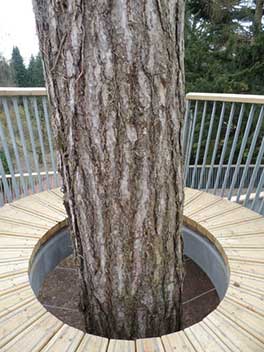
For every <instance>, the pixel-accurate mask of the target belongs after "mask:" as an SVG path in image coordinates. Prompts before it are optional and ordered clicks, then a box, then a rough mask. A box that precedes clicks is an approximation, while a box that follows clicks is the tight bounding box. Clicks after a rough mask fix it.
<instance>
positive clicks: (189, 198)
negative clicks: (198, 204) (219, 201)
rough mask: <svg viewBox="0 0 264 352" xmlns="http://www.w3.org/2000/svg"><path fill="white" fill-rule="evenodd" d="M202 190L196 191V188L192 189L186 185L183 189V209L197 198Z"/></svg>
mask: <svg viewBox="0 0 264 352" xmlns="http://www.w3.org/2000/svg"><path fill="white" fill-rule="evenodd" d="M202 193H203V192H201V191H197V189H192V188H188V187H186V188H185V189H184V209H185V208H187V206H188V205H189V204H190V203H191V202H193V201H194V200H195V199H196V198H199V197H200V196H201V195H202Z"/></svg>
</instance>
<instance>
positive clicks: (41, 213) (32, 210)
mask: <svg viewBox="0 0 264 352" xmlns="http://www.w3.org/2000/svg"><path fill="white" fill-rule="evenodd" d="M10 207H12V208H13V209H19V210H21V211H22V212H23V213H25V214H29V215H32V216H34V217H37V218H40V219H44V220H48V221H53V222H60V221H62V220H64V218H65V214H60V213H58V212H56V211H54V209H51V208H50V207H49V206H47V205H43V204H41V203H40V202H37V201H36V200H35V199H34V198H33V197H30V199H28V198H27V197H25V198H22V199H20V200H19V201H17V202H15V203H10Z"/></svg>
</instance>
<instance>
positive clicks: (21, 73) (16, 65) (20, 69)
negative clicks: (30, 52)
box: [11, 47, 28, 87]
mask: <svg viewBox="0 0 264 352" xmlns="http://www.w3.org/2000/svg"><path fill="white" fill-rule="evenodd" d="M11 67H12V69H13V70H14V77H15V82H16V85H17V86H18V87H28V77H27V70H26V67H25V65H24V61H23V58H22V56H21V54H20V51H19V49H18V47H14V48H13V51H12V58H11Z"/></svg>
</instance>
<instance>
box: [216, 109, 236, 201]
mask: <svg viewBox="0 0 264 352" xmlns="http://www.w3.org/2000/svg"><path fill="white" fill-rule="evenodd" d="M234 113H235V103H232V105H231V110H230V114H229V119H228V124H227V129H226V134H225V140H224V145H223V148H222V152H221V157H220V162H219V165H218V170H217V175H216V180H215V184H214V194H215V193H216V190H217V188H218V184H219V179H220V175H221V172H222V168H223V164H224V160H225V153H226V148H227V144H228V139H229V134H230V130H231V126H232V122H233V117H234Z"/></svg>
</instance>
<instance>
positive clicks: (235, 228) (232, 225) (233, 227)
mask: <svg viewBox="0 0 264 352" xmlns="http://www.w3.org/2000/svg"><path fill="white" fill-rule="evenodd" d="M252 213H253V212H252ZM255 214H256V213H253V214H251V215H249V216H247V217H242V216H241V218H239V217H238V218H237V219H235V218H232V216H231V218H230V219H222V221H221V219H216V220H215V221H210V220H209V221H208V222H206V221H203V223H201V224H200V225H202V226H204V227H206V228H207V230H208V231H210V232H211V233H212V234H213V235H217V234H218V233H220V234H221V235H223V234H225V233H235V232H236V233H237V234H239V231H241V230H242V232H243V233H245V231H246V229H250V230H251V231H252V232H253V231H254V230H258V231H260V229H261V227H262V226H263V225H264V219H263V218H261V217H259V216H258V215H257V214H256V215H255ZM194 220H195V219H194ZM262 231H263V227H262Z"/></svg>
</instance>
